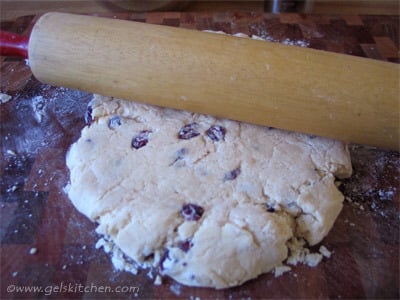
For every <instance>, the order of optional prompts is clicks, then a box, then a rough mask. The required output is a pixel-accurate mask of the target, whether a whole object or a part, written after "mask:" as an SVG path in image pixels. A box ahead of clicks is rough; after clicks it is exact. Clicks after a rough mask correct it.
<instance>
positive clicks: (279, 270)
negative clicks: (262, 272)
mask: <svg viewBox="0 0 400 300" xmlns="http://www.w3.org/2000/svg"><path fill="white" fill-rule="evenodd" d="M291 269H292V268H291V267H289V266H278V267H275V269H274V275H275V277H279V276H281V275H282V274H283V273H286V272H289V271H290V270H291Z"/></svg>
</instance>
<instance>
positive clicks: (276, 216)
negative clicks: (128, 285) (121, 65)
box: [67, 96, 351, 288]
mask: <svg viewBox="0 0 400 300" xmlns="http://www.w3.org/2000/svg"><path fill="white" fill-rule="evenodd" d="M87 119H88V121H90V123H91V124H90V126H87V127H85V128H84V129H83V130H82V134H81V137H80V139H79V140H78V141H77V142H76V143H75V144H74V145H72V147H71V148H70V151H69V153H68V155H67V165H68V168H69V170H70V176H71V183H70V188H69V191H68V195H69V197H70V199H71V201H72V203H73V204H74V205H75V207H76V208H77V209H78V210H79V211H80V212H81V213H83V214H84V215H86V216H87V217H89V218H90V219H91V220H93V221H95V222H97V223H98V224H99V225H98V228H97V232H98V233H100V234H102V235H104V236H106V237H107V238H108V239H109V240H111V241H113V242H114V243H115V245H116V246H118V247H119V249H121V250H122V252H123V253H124V254H125V255H127V256H128V257H130V258H131V259H132V260H133V261H134V262H135V263H136V264H138V265H140V266H159V270H160V273H161V274H162V275H168V276H170V277H172V278H173V279H175V280H176V281H178V282H180V283H182V284H186V285H190V286H208V287H215V288H226V287H230V286H235V285H240V284H242V283H243V282H245V281H247V280H249V279H252V278H255V277H257V276H258V275H260V274H262V273H265V272H268V271H271V270H273V268H274V267H276V266H280V265H282V262H283V261H284V260H285V259H286V258H287V257H288V243H289V241H290V240H291V239H292V238H304V239H305V240H306V241H307V242H308V244H309V245H314V244H317V243H319V242H320V241H321V240H322V239H323V238H324V236H326V235H327V234H328V232H329V230H330V229H331V227H332V225H333V223H334V221H335V219H336V217H337V216H338V214H339V212H340V210H341V208H342V201H343V196H342V194H341V193H340V192H339V191H338V189H337V187H336V185H335V177H338V178H345V177H348V176H350V175H351V162H350V156H349V152H348V150H347V147H346V146H345V145H344V144H342V143H341V142H338V141H333V140H329V139H324V138H319V137H312V136H308V135H303V134H299V133H293V132H286V131H281V130H278V129H274V128H268V127H261V126H255V125H250V124H245V123H240V122H235V121H230V120H225V119H217V118H214V117H211V116H206V115H200V114H194V113H189V112H182V111H176V110H172V109H165V108H159V107H155V106H149V105H144V104H138V103H135V102H131V101H124V100H120V99H112V98H108V97H102V96H95V97H94V99H93V101H92V102H91V104H90V109H89V110H88V114H87Z"/></svg>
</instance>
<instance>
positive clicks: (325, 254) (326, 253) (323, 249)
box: [319, 246, 332, 258]
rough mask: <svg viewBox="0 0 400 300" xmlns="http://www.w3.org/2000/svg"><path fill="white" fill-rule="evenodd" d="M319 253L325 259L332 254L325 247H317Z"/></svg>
mask: <svg viewBox="0 0 400 300" xmlns="http://www.w3.org/2000/svg"><path fill="white" fill-rule="evenodd" d="M319 253H321V254H322V255H323V256H325V257H326V258H330V257H331V255H332V252H331V251H329V250H328V249H327V248H326V247H325V246H321V247H319Z"/></svg>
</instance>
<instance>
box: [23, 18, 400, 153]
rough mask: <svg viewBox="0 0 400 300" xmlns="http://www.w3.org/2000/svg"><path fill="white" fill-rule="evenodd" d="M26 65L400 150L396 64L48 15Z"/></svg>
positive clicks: (106, 89) (120, 93) (61, 80)
mask: <svg viewBox="0 0 400 300" xmlns="http://www.w3.org/2000/svg"><path fill="white" fill-rule="evenodd" d="M28 53H29V62H30V66H31V68H32V71H33V74H34V75H35V76H36V78H38V79H39V80H40V81H42V82H46V83H49V84H53V85H60V86H65V87H69V88H73V89H79V90H84V91H89V92H93V93H99V94H103V95H110V96H114V97H119V98H123V99H131V100H136V101H140V102H145V103H149V104H155V105H160V106H165V107H172V108H177V109H184V110H189V111H194V112H200V113H207V114H211V115H215V116H218V117H224V118H229V119H234V120H240V121H245V122H250V123H255V124H261V125H267V126H272V127H277V128H282V129H287V130H294V131H299V132H304V133H309V134H314V135H320V136H326V137H330V138H335V139H339V140H343V141H349V142H354V143H360V144H368V145H373V146H379V147H383V148H389V149H395V150H398V149H399V70H400V69H399V65H397V64H394V63H388V62H381V61H375V60H370V59H365V58H359V57H354V56H349V55H343V54H336V53H329V52H325V51H319V50H313V49H305V48H300V47H293V46H286V45H281V44H277V43H270V42H265V41H257V40H251V39H246V38H239V37H232V36H226V35H219V34H211V33H206V32H200V31H194V30H187V29H180V28H172V27H167V26H159V25H149V24H143V23H137V22H131V21H122V20H115V19H107V18H98V17H90V16H81V15H71V14H63V13H48V14H46V15H44V16H43V17H41V18H40V19H39V20H38V22H37V23H36V25H35V26H34V28H33V31H32V33H31V36H30V40H29V48H28Z"/></svg>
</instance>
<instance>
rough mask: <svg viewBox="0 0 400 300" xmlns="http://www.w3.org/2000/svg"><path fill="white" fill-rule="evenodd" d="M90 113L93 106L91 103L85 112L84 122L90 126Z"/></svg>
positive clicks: (91, 118)
mask: <svg viewBox="0 0 400 300" xmlns="http://www.w3.org/2000/svg"><path fill="white" fill-rule="evenodd" d="M92 113H93V108H92V106H91V105H88V107H87V109H86V112H85V123H86V125H88V126H90V124H92V121H93V117H92Z"/></svg>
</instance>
